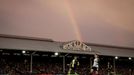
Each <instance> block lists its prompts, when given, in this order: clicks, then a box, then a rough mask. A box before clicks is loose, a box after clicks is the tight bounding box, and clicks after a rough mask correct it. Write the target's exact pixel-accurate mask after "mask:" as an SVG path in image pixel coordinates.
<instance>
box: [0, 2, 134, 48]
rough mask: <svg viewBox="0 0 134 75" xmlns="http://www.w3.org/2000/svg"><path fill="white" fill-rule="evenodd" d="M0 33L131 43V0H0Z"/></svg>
mask: <svg viewBox="0 0 134 75" xmlns="http://www.w3.org/2000/svg"><path fill="white" fill-rule="evenodd" d="M0 34H12V35H21V36H31V37H40V38H49V39H53V40H55V41H70V40H81V41H84V42H89V43H96V44H104V45H114V46H124V47H134V0H0Z"/></svg>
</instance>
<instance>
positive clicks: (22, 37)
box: [0, 34, 54, 42]
mask: <svg viewBox="0 0 134 75" xmlns="http://www.w3.org/2000/svg"><path fill="white" fill-rule="evenodd" d="M0 37H3V38H12V39H25V40H36V41H46V42H54V40H52V39H47V38H39V37H29V36H18V35H9V34H0Z"/></svg>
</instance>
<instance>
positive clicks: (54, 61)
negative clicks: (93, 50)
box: [0, 55, 134, 75]
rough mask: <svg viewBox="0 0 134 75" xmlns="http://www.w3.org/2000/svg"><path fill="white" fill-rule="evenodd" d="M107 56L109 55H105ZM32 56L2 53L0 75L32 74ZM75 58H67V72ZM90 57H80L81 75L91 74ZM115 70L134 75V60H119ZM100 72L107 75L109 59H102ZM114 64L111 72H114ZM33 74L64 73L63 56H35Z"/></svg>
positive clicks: (120, 74)
mask: <svg viewBox="0 0 134 75" xmlns="http://www.w3.org/2000/svg"><path fill="white" fill-rule="evenodd" d="M105 58H107V57H105ZM30 59H31V58H30V56H24V55H19V56H16V55H1V56H0V75H1V74H3V75H4V74H7V75H30V74H31V69H30V68H31V64H30V63H31V62H30V61H31V60H30ZM72 59H73V58H72V57H70V58H67V59H66V66H65V72H66V73H67V72H68V69H69V67H68V65H67V64H69V63H70V62H71V60H72ZM88 59H89V58H80V59H79V62H80V66H79V67H78V69H77V72H78V74H79V75H89V72H90V68H91V67H90V65H91V64H90V60H88ZM117 62H118V63H116V67H115V71H116V73H117V74H118V75H134V72H133V68H134V62H133V61H131V62H129V60H128V61H125V62H124V61H123V62H122V61H117ZM99 63H100V64H99V65H100V68H99V74H100V75H107V72H108V71H107V60H104V59H100V61H99ZM111 63H113V62H111ZM111 65H112V69H111V72H114V66H113V64H111ZM32 74H33V75H39V74H63V62H62V58H61V57H50V56H45V57H43V56H34V57H33V62H32Z"/></svg>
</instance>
